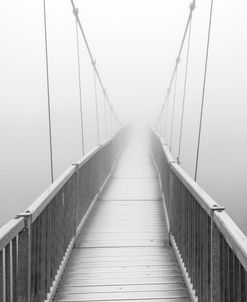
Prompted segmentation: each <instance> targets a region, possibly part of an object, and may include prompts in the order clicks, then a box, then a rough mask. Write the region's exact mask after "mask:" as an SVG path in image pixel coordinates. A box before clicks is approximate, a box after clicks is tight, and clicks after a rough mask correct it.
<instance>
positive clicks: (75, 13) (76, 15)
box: [73, 7, 79, 17]
mask: <svg viewBox="0 0 247 302" xmlns="http://www.w3.org/2000/svg"><path fill="white" fill-rule="evenodd" d="M73 14H74V15H75V17H78V15H79V9H78V8H77V7H75V8H74V9H73Z"/></svg>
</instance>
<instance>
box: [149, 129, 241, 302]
mask: <svg viewBox="0 0 247 302" xmlns="http://www.w3.org/2000/svg"><path fill="white" fill-rule="evenodd" d="M151 137H152V148H153V150H152V152H153V157H154V160H155V161H156V164H157V167H158V172H159V176H160V178H161V184H162V191H163V192H164V196H165V199H166V200H165V207H166V212H167V213H168V219H169V224H170V225H171V230H170V232H171V233H170V239H171V242H172V243H173V246H174V247H175V248H177V249H178V251H179V254H180V255H181V258H182V261H183V265H184V266H185V269H186V271H187V273H188V278H189V280H190V281H191V283H192V285H193V288H194V290H195V292H196V295H197V297H198V299H199V301H201V300H202V301H226V300H227V299H228V297H233V296H234V298H231V299H232V300H230V301H246V299H247V237H246V236H245V235H244V234H243V232H242V231H241V230H240V229H239V227H238V226H237V225H236V224H235V222H234V221H233V220H232V219H231V217H230V216H229V215H228V214H227V213H226V211H225V209H224V208H223V207H221V206H219V205H218V204H217V203H216V202H215V201H214V199H213V198H211V197H210V196H209V195H208V194H207V193H206V192H205V191H204V190H203V189H202V188H201V186H200V185H199V184H198V183H196V182H195V181H194V180H193V179H192V178H191V177H190V176H189V175H188V174H187V173H186V172H185V171H184V170H183V169H182V168H181V167H180V166H179V165H178V163H176V161H175V160H174V159H173V156H172V154H171V153H170V151H169V150H168V148H167V147H166V146H165V145H164V144H163V140H162V139H161V137H160V136H159V134H158V133H155V132H154V131H153V132H152V133H151ZM229 280H230V281H229ZM229 282H230V283H229ZM236 297H237V298H236ZM227 301H228V300H227Z"/></svg>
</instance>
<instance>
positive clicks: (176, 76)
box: [170, 69, 178, 151]
mask: <svg viewBox="0 0 247 302" xmlns="http://www.w3.org/2000/svg"><path fill="white" fill-rule="evenodd" d="M177 80H178V69H176V72H175V83H174V94H173V104H172V120H171V133H170V151H172V136H173V125H174V114H175V104H176V90H177Z"/></svg>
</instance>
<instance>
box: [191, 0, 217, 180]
mask: <svg viewBox="0 0 247 302" xmlns="http://www.w3.org/2000/svg"><path fill="white" fill-rule="evenodd" d="M213 2H214V0H211V6H210V15H209V25H208V38H207V49H206V59H205V68H204V79H203V89H202V102H201V113H200V123H199V133H198V142H197V152H196V164H195V177H194V180H195V181H196V179H197V172H198V160H199V153H200V143H201V130H202V118H203V107H204V99H205V88H206V80H207V69H208V54H209V46H210V36H211V25H212V16H213Z"/></svg>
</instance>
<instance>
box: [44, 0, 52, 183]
mask: <svg viewBox="0 0 247 302" xmlns="http://www.w3.org/2000/svg"><path fill="white" fill-rule="evenodd" d="M45 1H46V0H43V9H44V30H45V60H46V86H47V103H48V122H49V144H50V166H51V182H52V183H53V181H54V173H53V152H52V128H51V103H50V82H49V64H48V43H47V25H46V5H45Z"/></svg>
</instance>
